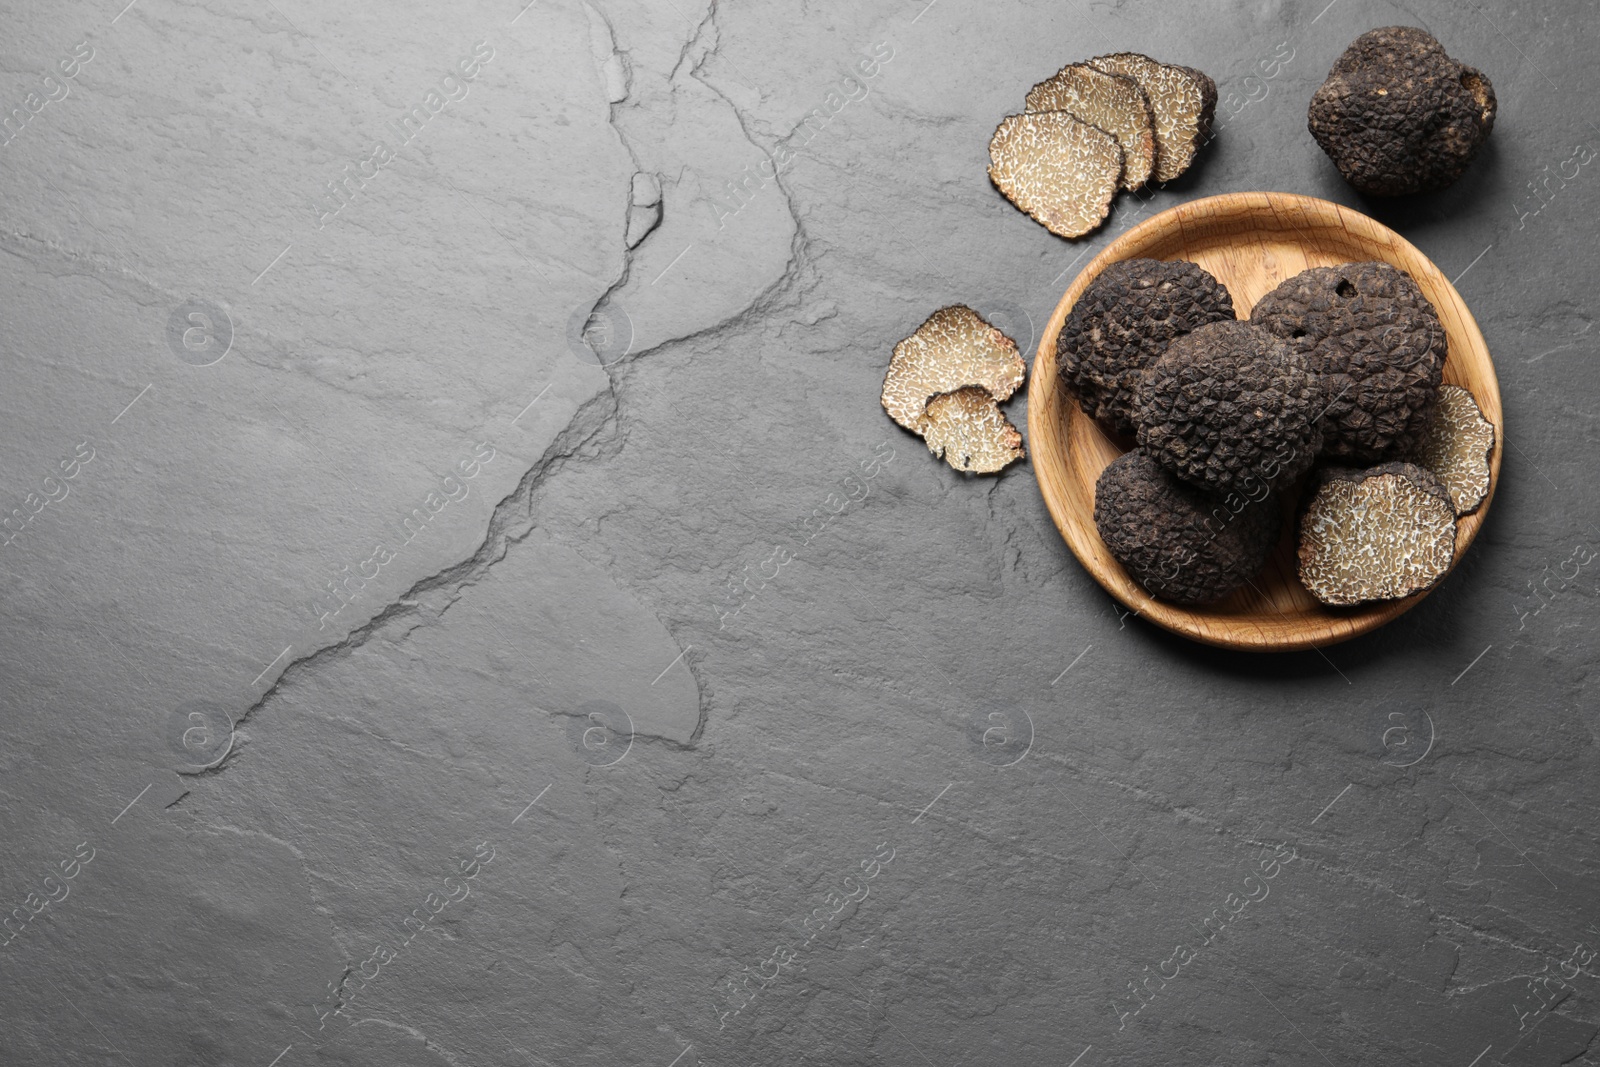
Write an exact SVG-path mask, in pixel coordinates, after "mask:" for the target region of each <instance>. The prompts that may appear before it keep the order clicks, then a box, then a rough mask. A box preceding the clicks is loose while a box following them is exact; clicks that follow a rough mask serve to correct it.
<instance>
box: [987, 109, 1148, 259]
mask: <svg viewBox="0 0 1600 1067" xmlns="http://www.w3.org/2000/svg"><path fill="white" fill-rule="evenodd" d="M989 180H990V181H992V182H994V184H995V188H997V189H999V190H1000V191H1001V192H1002V193H1004V194H1005V196H1006V199H1007V200H1009V201H1011V202H1012V203H1013V204H1015V205H1017V207H1019V208H1021V209H1022V210H1023V211H1025V212H1027V213H1028V214H1029V215H1031V216H1032V217H1033V219H1034V220H1035V221H1036V222H1039V223H1040V224H1042V225H1043V226H1044V227H1045V229H1047V230H1049V231H1050V232H1051V233H1053V234H1056V235H1057V236H1060V237H1082V236H1083V235H1084V234H1086V233H1088V232H1089V231H1090V230H1092V229H1094V228H1095V227H1096V226H1099V225H1100V223H1101V222H1103V221H1105V217H1106V215H1107V213H1109V212H1110V210H1111V200H1112V198H1113V197H1115V196H1116V195H1117V183H1118V182H1120V181H1121V180H1122V149H1121V147H1119V146H1118V144H1117V139H1116V138H1115V137H1113V136H1111V135H1110V134H1109V133H1106V132H1105V131H1104V130H1101V129H1097V128H1095V127H1094V126H1091V125H1089V124H1088V123H1087V122H1084V121H1083V120H1082V119H1079V118H1077V117H1076V116H1074V115H1072V114H1070V113H1069V112H1066V111H1039V112H1035V113H1033V114H1027V115H1008V116H1006V118H1005V119H1004V120H1002V121H1001V123H1000V126H999V128H998V129H996V130H995V131H994V137H993V138H991V139H990V141H989Z"/></svg>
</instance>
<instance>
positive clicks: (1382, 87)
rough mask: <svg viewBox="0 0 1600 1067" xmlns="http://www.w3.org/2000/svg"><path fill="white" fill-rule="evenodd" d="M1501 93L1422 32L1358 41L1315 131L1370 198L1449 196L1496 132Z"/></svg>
mask: <svg viewBox="0 0 1600 1067" xmlns="http://www.w3.org/2000/svg"><path fill="white" fill-rule="evenodd" d="M1494 114H1495V97H1494V87H1493V86H1492V85H1490V84H1489V79H1488V78H1486V77H1485V76H1484V75H1483V73H1482V72H1481V71H1478V70H1474V69H1473V68H1472V67H1468V66H1464V65H1463V64H1461V63H1457V62H1456V61H1455V60H1453V59H1451V58H1450V57H1449V56H1448V55H1446V54H1445V50H1444V46H1443V45H1441V44H1440V43H1439V42H1438V41H1436V40H1434V38H1433V37H1432V36H1431V35H1430V34H1428V33H1427V32H1426V31H1425V30H1419V29H1417V28H1416V27H1414V26H1387V27H1385V28H1383V29H1380V30H1369V31H1368V32H1366V33H1363V34H1362V35H1361V36H1360V37H1357V38H1356V39H1355V42H1354V43H1353V44H1351V45H1350V47H1349V48H1347V49H1346V50H1345V52H1344V54H1343V55H1341V56H1340V57H1339V59H1338V60H1337V61H1336V62H1335V63H1334V64H1333V69H1332V70H1331V71H1329V73H1328V80H1327V81H1325V82H1323V83H1322V87H1321V88H1319V89H1318V90H1317V91H1316V93H1315V94H1314V95H1313V96H1312V97H1311V108H1310V111H1309V112H1308V114H1307V116H1306V125H1307V126H1309V127H1310V129H1311V135H1312V136H1313V137H1315V138H1316V139H1317V143H1318V144H1319V145H1321V146H1322V150H1323V151H1324V152H1326V153H1328V156H1329V157H1330V158H1331V159H1332V160H1333V162H1334V165H1335V166H1337V167H1338V168H1339V173H1340V174H1343V175H1344V178H1345V181H1347V182H1349V183H1350V184H1351V185H1353V186H1355V187H1356V188H1357V189H1359V190H1361V191H1362V192H1363V193H1366V194H1368V195H1369V196H1402V195H1405V194H1407V193H1421V192H1431V191H1433V190H1436V189H1442V188H1444V187H1445V186H1447V185H1449V184H1450V183H1451V182H1453V181H1455V180H1456V179H1457V178H1459V177H1461V172H1462V171H1464V170H1466V169H1467V164H1468V163H1470V162H1471V161H1472V157H1473V156H1474V155H1476V154H1477V152H1478V149H1479V148H1480V147H1481V146H1482V145H1483V142H1484V141H1486V140H1488V138H1489V131H1491V130H1492V129H1494Z"/></svg>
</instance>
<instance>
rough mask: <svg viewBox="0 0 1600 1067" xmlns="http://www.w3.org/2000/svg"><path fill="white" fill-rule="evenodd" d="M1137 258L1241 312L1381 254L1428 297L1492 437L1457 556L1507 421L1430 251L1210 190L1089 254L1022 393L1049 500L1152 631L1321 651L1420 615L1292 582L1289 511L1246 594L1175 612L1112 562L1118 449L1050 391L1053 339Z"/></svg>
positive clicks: (1291, 202) (1082, 553)
mask: <svg viewBox="0 0 1600 1067" xmlns="http://www.w3.org/2000/svg"><path fill="white" fill-rule="evenodd" d="M1138 257H1148V258H1151V259H1188V260H1193V261H1194V262H1196V263H1198V264H1200V266H1202V267H1204V268H1205V269H1206V270H1208V271H1210V272H1211V273H1212V274H1214V275H1216V277H1217V278H1218V279H1219V280H1220V281H1221V282H1222V283H1223V284H1224V285H1226V286H1227V287H1228V290H1229V292H1231V293H1232V294H1233V306H1234V309H1235V311H1236V312H1237V314H1238V315H1239V317H1240V318H1245V317H1247V316H1248V315H1249V314H1250V310H1251V309H1252V308H1253V307H1255V303H1256V301H1257V300H1259V299H1261V297H1263V296H1264V295H1266V294H1267V293H1268V292H1270V291H1271V290H1272V289H1274V288H1275V287H1276V286H1277V285H1278V283H1279V282H1281V281H1283V280H1284V279H1286V278H1290V277H1293V276H1294V275H1296V274H1298V273H1300V272H1301V271H1302V270H1305V269H1306V268H1308V267H1322V266H1336V265H1338V264H1340V263H1349V262H1355V261H1363V260H1381V261H1383V262H1385V263H1389V264H1392V265H1393V266H1396V267H1398V268H1400V269H1401V270H1403V271H1405V272H1406V273H1407V274H1409V275H1411V277H1412V278H1414V279H1416V282H1417V284H1418V285H1420V286H1421V287H1422V291H1423V293H1425V294H1426V295H1427V297H1428V299H1429V300H1431V301H1433V306H1434V307H1435V308H1436V309H1438V312H1439V319H1440V321H1441V322H1442V323H1443V324H1444V329H1445V333H1446V334H1447V335H1448V337H1449V354H1448V356H1447V358H1446V361H1445V368H1444V380H1445V381H1447V382H1454V383H1455V384H1457V385H1460V386H1464V387H1465V388H1466V389H1467V390H1468V391H1469V392H1471V393H1472V396H1473V399H1475V400H1477V402H1478V406H1479V407H1480V408H1482V409H1483V414H1484V417H1485V418H1487V419H1488V420H1489V421H1490V422H1492V423H1493V424H1494V429H1495V443H1494V451H1493V453H1492V454H1491V455H1490V457H1489V468H1490V483H1489V495H1488V496H1487V497H1485V498H1484V501H1483V503H1482V504H1480V505H1479V506H1478V510H1477V511H1475V512H1473V513H1472V514H1471V515H1468V516H1465V517H1464V518H1462V519H1460V520H1458V521H1457V523H1456V555H1455V558H1456V562H1458V563H1459V562H1460V560H1461V556H1462V553H1464V552H1465V551H1466V550H1467V546H1468V545H1470V544H1471V543H1472V539H1473V537H1475V536H1476V535H1477V533H1478V529H1479V527H1481V526H1482V525H1483V521H1484V518H1485V517H1486V516H1487V515H1488V513H1489V505H1490V503H1491V502H1492V501H1493V499H1494V491H1495V489H1496V488H1497V487H1498V485H1499V481H1500V453H1501V449H1502V447H1503V444H1504V441H1505V424H1504V421H1503V416H1502V414H1501V410H1500V387H1499V384H1498V383H1497V382H1496V380H1495V374H1494V363H1493V362H1492V361H1491V360H1490V358H1489V348H1488V346H1487V345H1486V344H1485V343H1484V340H1483V334H1481V333H1479V332H1478V324H1477V323H1476V322H1474V321H1473V319H1472V313H1471V312H1469V311H1468V310H1467V306H1466V304H1465V303H1463V302H1462V300H1461V296H1460V294H1458V293H1457V292H1456V291H1455V288H1454V286H1452V285H1451V284H1450V282H1449V280H1448V279H1447V278H1446V277H1445V276H1444V275H1443V274H1441V273H1440V272H1439V268H1438V267H1435V266H1434V265H1433V263H1432V262H1431V261H1429V259H1428V257H1426V256H1424V255H1423V254H1422V253H1421V252H1419V251H1417V249H1416V248H1415V247H1414V246H1413V245H1412V244H1411V243H1410V242H1408V241H1407V240H1405V238H1403V237H1401V236H1400V235H1399V234H1397V233H1395V232H1394V231H1393V230H1391V229H1389V228H1388V227H1387V226H1384V225H1382V224H1381V223H1379V222H1376V221H1375V220H1373V219H1369V218H1368V217H1367V216H1365V215H1363V214H1361V213H1360V212H1357V211H1352V210H1350V209H1349V208H1346V207H1340V206H1339V205H1338V204H1332V203H1329V202H1328V201H1326V200H1317V199H1314V198H1312V197H1308V196H1296V195H1294V194H1291V193H1228V194H1226V195H1224V196H1212V197H1207V198H1206V199H1203V200H1194V201H1191V202H1189V203H1187V204H1180V205H1179V206H1177V207H1175V208H1171V209H1169V210H1167V211H1163V212H1161V213H1160V214H1159V215H1156V216H1154V217H1152V218H1150V219H1147V220H1145V221H1144V222H1142V223H1140V224H1139V225H1138V226H1135V227H1134V228H1133V229H1131V230H1129V231H1128V232H1127V233H1125V234H1123V235H1122V236H1121V237H1119V238H1118V239H1117V240H1115V241H1113V242H1112V243H1111V244H1110V245H1108V246H1107V247H1106V248H1105V250H1104V251H1102V252H1101V253H1100V254H1099V255H1098V256H1096V257H1095V258H1094V259H1092V260H1090V261H1089V265H1088V266H1087V267H1085V268H1084V269H1083V273H1081V274H1079V275H1078V277H1077V279H1076V280H1074V281H1073V283H1072V286H1071V288H1069V289H1068V290H1067V292H1066V295H1065V296H1063V297H1062V298H1061V303H1060V304H1059V305H1058V306H1057V307H1056V312H1055V315H1053V316H1052V317H1051V319H1050V324H1049V325H1048V326H1047V327H1045V330H1044V334H1043V337H1042V338H1041V339H1040V341H1039V352H1038V355H1037V356H1036V357H1035V358H1034V361H1033V374H1032V377H1033V380H1032V381H1031V382H1030V383H1029V385H1028V436H1029V442H1028V444H1029V451H1030V452H1031V453H1032V457H1033V467H1034V472H1035V473H1036V474H1037V476H1038V479H1039V489H1040V491H1041V492H1043V493H1044V501H1045V504H1046V506H1047V507H1049V509H1050V514H1051V516H1052V517H1053V518H1054V519H1055V523H1056V528H1057V529H1059V530H1060V531H1061V536H1062V537H1064V538H1065V539H1066V542H1067V545H1068V547H1070V548H1071V549H1072V551H1073V554H1074V555H1076V556H1077V557H1078V560H1079V562H1081V563H1082V564H1083V565H1084V567H1085V568H1086V569H1087V570H1088V571H1089V573H1090V574H1092V575H1093V576H1094V578H1095V580H1096V581H1098V582H1099V583H1100V584H1101V585H1102V586H1104V587H1105V590H1106V592H1108V593H1110V594H1111V595H1112V596H1113V597H1115V598H1116V599H1117V600H1119V601H1121V602H1122V603H1123V604H1124V605H1126V606H1127V607H1129V608H1130V609H1132V610H1134V611H1136V612H1138V614H1139V615H1141V616H1142V617H1144V618H1146V619H1148V620H1150V621H1151V622H1153V623H1155V624H1156V625H1157V626H1161V627H1163V628H1164V629H1167V630H1171V631H1172V632H1173V633H1177V634H1182V635H1183V636H1185V637H1189V638H1193V639H1194V640H1196V641H1203V642H1205V643H1206V644H1210V645H1218V646H1221V647H1223V648H1235V649H1245V650H1251V651H1290V650H1294V649H1304V648H1315V647H1318V646H1321V645H1328V644H1333V643H1335V642H1338V641H1346V640H1349V639H1350V638H1352V637H1356V636H1358V635H1360V634H1364V633H1367V632H1368V631H1371V630H1375V629H1377V628H1378V627H1379V626H1382V625H1383V624H1384V623H1386V622H1388V621H1389V620H1390V619H1393V618H1396V617H1397V616H1399V615H1401V614H1403V613H1404V612H1406V611H1408V610H1410V609H1411V608H1412V607H1414V606H1415V605H1416V604H1417V602H1418V601H1420V600H1421V599H1422V597H1423V596H1426V595H1427V594H1425V593H1421V594H1418V595H1416V596H1413V597H1407V598H1406V599H1404V600H1390V601H1383V602H1380V603H1375V604H1366V605H1362V606H1360V607H1355V608H1330V607H1327V606H1324V605H1323V604H1320V603H1318V602H1317V601H1316V599H1315V598H1313V597H1312V596H1311V594H1310V593H1308V592H1306V590H1305V587H1304V586H1302V585H1301V584H1300V582H1299V579H1298V578H1297V577H1296V558H1295V545H1294V523H1293V516H1292V515H1291V514H1289V513H1288V512H1287V511H1286V513H1285V516H1284V518H1285V529H1284V535H1283V538H1282V540H1281V541H1280V542H1279V544H1278V547H1277V549H1275V550H1274V552H1273V555H1272V558H1271V559H1270V560H1269V561H1268V562H1267V566H1266V569H1265V570H1264V571H1263V572H1262V573H1261V574H1260V575H1259V576H1257V577H1256V578H1255V579H1254V581H1253V583H1252V586H1253V587H1252V586H1246V587H1245V588H1244V589H1243V590H1240V591H1239V592H1238V593H1235V594H1234V595H1233V596H1232V597H1230V598H1229V599H1227V600H1224V601H1221V602H1219V603H1216V604H1205V605H1201V606H1199V607H1182V606H1179V605H1176V604H1169V603H1167V602H1165V601H1162V600H1156V599H1155V598H1153V597H1151V596H1150V594H1148V593H1146V592H1145V591H1144V590H1143V589H1142V588H1140V587H1139V586H1138V585H1137V584H1135V582H1134V581H1133V579H1131V578H1129V577H1128V574H1127V572H1126V571H1124V570H1123V569H1122V566H1121V564H1119V563H1118V562H1117V561H1116V560H1115V559H1113V558H1112V557H1111V553H1110V552H1109V551H1108V550H1107V549H1106V546H1105V543H1104V542H1102V541H1101V540H1100V535H1099V533H1098V532H1097V531H1096V529H1095V525H1094V485H1095V480H1096V479H1098V478H1099V477H1100V472H1101V471H1102V470H1104V469H1105V466H1106V464H1108V463H1110V462H1111V461H1112V460H1113V459H1115V458H1116V457H1117V456H1118V455H1120V454H1121V452H1122V448H1121V447H1120V446H1119V445H1118V444H1117V443H1116V442H1114V441H1112V440H1111V439H1109V438H1108V437H1106V435H1105V434H1103V433H1101V431H1100V428H1099V427H1098V426H1097V425H1095V422H1094V420H1093V419H1091V418H1089V417H1088V416H1087V415H1085V414H1083V412H1082V410H1080V409H1079V407H1078V405H1077V402H1076V400H1075V399H1074V398H1072V397H1071V396H1069V395H1067V394H1066V392H1065V391H1064V390H1063V389H1061V388H1059V387H1058V380H1057V376H1056V336H1057V335H1058V334H1059V333H1060V332H1061V326H1062V324H1063V323H1064V322H1065V321H1066V318H1067V313H1068V312H1070V311H1071V310H1072V305H1073V304H1074V303H1075V302H1076V301H1077V299H1078V297H1079V296H1080V295H1081V294H1082V293H1083V291H1084V289H1085V288H1087V287H1088V285H1089V283H1090V282H1092V281H1093V280H1094V279H1095V277H1096V276H1097V275H1098V274H1099V273H1100V272H1101V271H1102V270H1104V269H1105V268H1106V266H1107V265H1108V264H1111V263H1115V262H1117V261H1118V260H1123V259H1134V258H1138ZM1435 588H1437V587H1435Z"/></svg>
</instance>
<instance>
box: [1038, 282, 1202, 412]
mask: <svg viewBox="0 0 1600 1067" xmlns="http://www.w3.org/2000/svg"><path fill="white" fill-rule="evenodd" d="M1233 317H1234V316H1233V298H1232V297H1231V296H1229V295H1228V290H1227V289H1226V288H1224V287H1223V284H1222V283H1221V282H1219V281H1217V279H1215V278H1213V277H1212V276H1211V275H1210V274H1209V273H1208V272H1207V271H1206V270H1205V268H1203V267H1201V266H1200V265H1199V264H1196V263H1190V262H1189V261H1187V260H1182V259H1179V260H1173V261H1171V262H1167V261H1165V260H1159V259H1124V260H1120V261H1118V262H1116V263H1113V264H1111V265H1110V266H1108V267H1106V269H1105V270H1103V271H1101V272H1100V274H1099V275H1098V276H1097V277H1096V278H1095V280H1094V281H1092V282H1090V283H1089V287H1088V288H1087V289H1085V290H1084V291H1083V295H1082V296H1080V297H1079V298H1078V300H1077V302H1076V303H1075V304H1073V305H1072V311H1071V313H1069V314H1068V315H1067V321H1066V322H1065V323H1064V324H1063V325H1062V327H1061V334H1060V336H1059V337H1057V339H1056V365H1057V366H1058V367H1059V368H1060V370H1061V381H1062V382H1063V383H1064V384H1065V385H1066V386H1067V388H1069V389H1071V390H1072V392H1073V393H1074V394H1075V395H1076V396H1077V398H1078V406H1079V407H1081V408H1083V410H1084V413H1085V414H1086V415H1089V416H1090V417H1091V418H1093V419H1094V420H1095V421H1096V422H1098V423H1099V424H1100V427H1101V429H1103V430H1105V431H1106V433H1108V434H1114V435H1120V436H1124V437H1127V436H1131V435H1132V434H1133V432H1134V422H1133V407H1134V400H1135V392H1136V390H1137V388H1138V385H1139V375H1140V373H1141V372H1142V371H1143V370H1144V369H1145V367H1147V366H1149V365H1150V364H1151V363H1153V362H1154V361H1155V360H1156V359H1157V358H1158V357H1159V356H1160V355H1161V353H1163V352H1165V351H1166V349H1167V345H1168V344H1170V343H1171V342H1172V340H1173V339H1174V338H1177V337H1182V336H1183V335H1184V334H1186V333H1188V332H1189V331H1190V330H1193V329H1195V328H1197V327H1199V326H1203V325H1205V324H1206V323H1208V322H1217V321H1220V320H1232V319H1233Z"/></svg>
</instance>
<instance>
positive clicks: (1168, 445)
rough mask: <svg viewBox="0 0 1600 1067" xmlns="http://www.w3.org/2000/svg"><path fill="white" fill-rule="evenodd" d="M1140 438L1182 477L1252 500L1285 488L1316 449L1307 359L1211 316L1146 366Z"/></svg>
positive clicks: (1317, 391) (1254, 329)
mask: <svg viewBox="0 0 1600 1067" xmlns="http://www.w3.org/2000/svg"><path fill="white" fill-rule="evenodd" d="M1135 414H1136V421H1137V422H1138V424H1139V444H1140V445H1141V446H1143V448H1144V450H1145V451H1146V452H1148V453H1150V455H1151V457H1153V458H1154V459H1155V460H1156V462H1158V463H1160V464H1161V465H1162V466H1163V467H1165V468H1167V470H1169V471H1171V472H1172V473H1173V474H1176V475H1177V476H1178V477H1180V478H1182V479H1183V480H1184V481H1186V482H1191V483H1193V484H1194V485H1196V486H1198V487H1200V488H1202V489H1205V490H1207V491H1208V492H1213V493H1224V492H1228V491H1229V490H1237V491H1239V492H1241V493H1245V494H1247V495H1249V496H1251V497H1254V498H1258V499H1259V498H1262V497H1265V496H1266V495H1267V494H1268V493H1270V492H1271V491H1272V490H1274V489H1281V488H1282V487H1284V486H1286V485H1288V484H1290V483H1291V482H1293V481H1294V480H1295V479H1296V478H1298V477H1299V476H1300V475H1301V474H1304V473H1305V472H1306V471H1307V470H1309V469H1310V467H1311V462H1312V460H1314V459H1315V458H1316V456H1317V452H1318V451H1319V450H1320V449H1321V448H1322V430H1321V428H1320V425H1319V422H1318V416H1320V415H1321V414H1322V390H1321V387H1320V385H1319V380H1318V376H1317V375H1315V374H1313V373H1312V371H1311V368H1310V366H1309V364H1308V363H1307V362H1306V358H1305V357H1304V356H1303V355H1301V354H1300V353H1298V352H1296V351H1294V350H1293V349H1292V348H1290V347H1289V345H1288V343H1287V342H1285V341H1281V340H1279V339H1278V338H1277V337H1274V336H1273V335H1272V334H1270V333H1268V332H1267V331H1266V330H1263V329H1261V328H1260V327H1259V326H1252V325H1251V324H1250V323H1247V322H1212V323H1207V324H1206V325H1204V326H1201V327H1200V328H1199V329H1197V330H1195V331H1193V332H1192V333H1188V334H1185V335H1184V336H1182V337H1180V338H1178V339H1177V340H1176V341H1173V342H1172V344H1171V345H1169V346H1168V347H1167V351H1166V354H1165V355H1163V356H1162V357H1161V358H1160V359H1158V360H1156V361H1155V362H1154V363H1152V364H1150V366H1149V367H1147V368H1146V369H1145V372H1144V375H1143V379H1142V381H1141V382H1140V385H1139V392H1138V406H1137V408H1136V412H1135Z"/></svg>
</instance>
